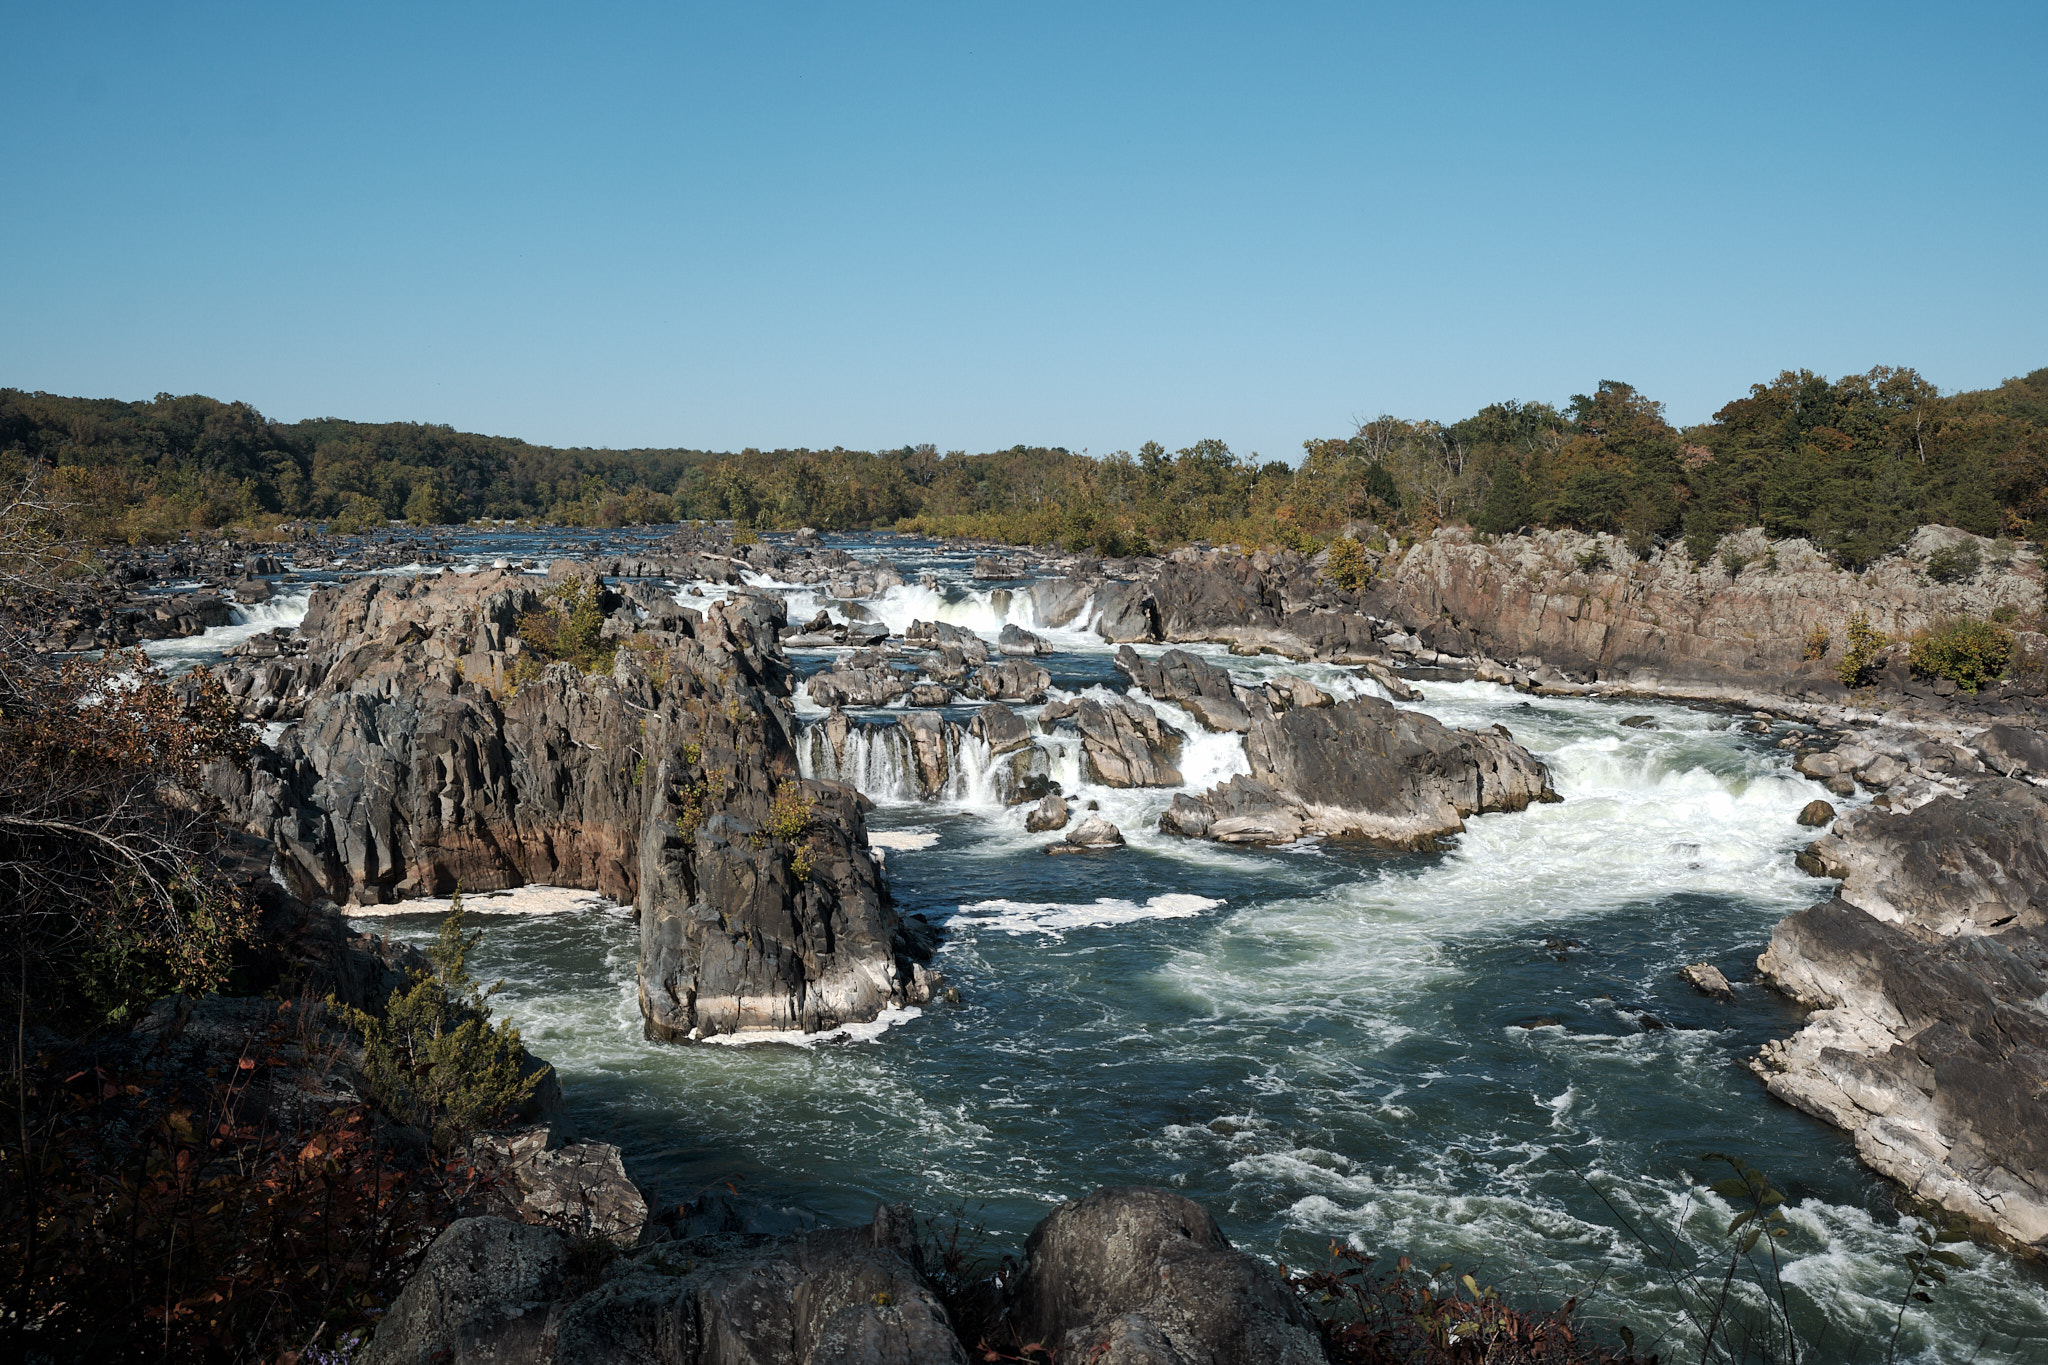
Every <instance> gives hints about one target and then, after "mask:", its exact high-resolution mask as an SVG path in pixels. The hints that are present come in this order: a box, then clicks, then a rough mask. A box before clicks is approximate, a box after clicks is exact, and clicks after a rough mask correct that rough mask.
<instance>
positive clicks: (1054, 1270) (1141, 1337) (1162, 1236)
mask: <svg viewBox="0 0 2048 1365" xmlns="http://www.w3.org/2000/svg"><path fill="white" fill-rule="evenodd" d="M1025 1250H1026V1255H1027V1258H1028V1266H1027V1268H1026V1270H1025V1274H1024V1280H1023V1283H1022V1285H1021V1287H1020V1289H1019V1293H1018V1303H1017V1310H1016V1321H1017V1323H1018V1324H1019V1326H1020V1327H1021V1328H1022V1329H1023V1330H1022V1333H1021V1339H1023V1340H1026V1341H1042V1342H1044V1343H1046V1344H1047V1345H1048V1346H1052V1347H1053V1348H1054V1349H1056V1350H1057V1351H1058V1352H1059V1358H1060V1359H1062V1360H1066V1359H1073V1360H1094V1359H1098V1356H1097V1354H1096V1353H1097V1352H1099V1351H1103V1350H1104V1348H1107V1353H1106V1355H1103V1356H1101V1357H1099V1358H1101V1359H1106V1360H1113V1361H1120V1362H1129V1363H1130V1365H1171V1363H1172V1362H1185V1363H1186V1365H1322V1362H1323V1360H1324V1355H1323V1350H1322V1346H1321V1345H1320V1343H1319V1341H1318V1339H1317V1335H1316V1329H1315V1325H1314V1323H1312V1322H1311V1321H1310V1320H1309V1318H1308V1315H1307V1314H1306V1313H1305V1312H1303V1311H1302V1309H1301V1306H1300V1305H1299V1304H1298V1303H1296V1302H1295V1300H1294V1297H1293V1295H1291V1294H1290V1293H1288V1291H1287V1289H1286V1287H1285V1286H1284V1285H1283V1284H1282V1283H1281V1281H1280V1278H1279V1277H1278V1276H1277V1275H1275V1274H1274V1273H1273V1271H1272V1269H1271V1268H1270V1267H1268V1266H1265V1265H1263V1264H1261V1263H1260V1262H1258V1261H1256V1260H1254V1259H1252V1258H1251V1257H1249V1256H1247V1255H1245V1254H1244V1253H1243V1252H1241V1251H1238V1250H1236V1249H1235V1248H1233V1247H1232V1246H1231V1245H1230V1241H1229V1239H1228V1238H1226V1237H1225V1236H1224V1235H1223V1230H1222V1229H1221V1228H1219V1227H1217V1226H1216V1220H1215V1219H1214V1218H1211V1217H1210V1216H1209V1212H1208V1210H1206V1209H1204V1208H1203V1207H1202V1206H1201V1205H1200V1204H1197V1203H1195V1202H1194V1201H1193V1200H1192V1199H1187V1198H1184V1197H1182V1196H1180V1195H1177V1194H1171V1193H1169V1192H1167V1191H1165V1190H1159V1189H1149V1188H1145V1187H1142V1186H1123V1187H1116V1188H1109V1189H1101V1190H1097V1191H1096V1192H1095V1193H1094V1194H1092V1195H1090V1196H1088V1197H1087V1198H1086V1199H1081V1200H1075V1201H1073V1202H1071V1203H1066V1204H1062V1205H1060V1207H1059V1208H1058V1209H1056V1210H1054V1212H1053V1214H1052V1216H1051V1217H1049V1218H1047V1219H1046V1220H1045V1221H1044V1222H1042V1223H1040V1224H1039V1225H1038V1227H1037V1228H1036V1229H1034V1230H1033V1232H1032V1234H1031V1238H1030V1241H1028V1242H1027V1243H1026V1244H1025Z"/></svg>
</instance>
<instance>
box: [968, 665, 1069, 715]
mask: <svg viewBox="0 0 2048 1365" xmlns="http://www.w3.org/2000/svg"><path fill="white" fill-rule="evenodd" d="M973 685H974V689H975V690H976V691H977V692H979V693H980V694H981V695H982V696H984V697H988V698H990V699H991V700H994V701H1014V702H1022V703H1024V704H1025V705H1027V706H1029V705H1033V704H1035V703H1038V702H1041V701H1044V700H1045V689H1046V688H1047V687H1049V686H1051V685H1052V674H1050V673H1048V672H1046V671H1045V670H1044V669H1042V668H1040V667H1039V666H1038V665H1036V664H1032V663H1026V662H1025V661H1024V660H1022V659H1005V660H1004V661H1003V662H1001V663H999V664H989V665H987V666H986V667H984V668H982V669H981V670H980V671H978V672H977V673H975V675H974V682H973Z"/></svg>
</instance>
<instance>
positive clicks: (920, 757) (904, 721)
mask: <svg viewBox="0 0 2048 1365" xmlns="http://www.w3.org/2000/svg"><path fill="white" fill-rule="evenodd" d="M896 724H897V725H898V726H899V727H900V728H901V729H902V731H903V734H904V736H905V738H907V739H908V740H909V741H910V758H911V765H912V767H913V769H914V771H915V772H916V774H917V785H918V789H919V791H920V792H921V793H922V794H923V796H924V798H925V800H927V801H929V800H931V799H932V798H933V797H935V796H937V795H939V793H941V792H943V791H944V790H945V789H946V783H947V782H948V781H950V780H951V778H952V776H953V755H954V754H956V753H958V752H959V749H960V727H959V726H957V725H955V724H953V723H952V722H951V721H949V720H947V719H946V718H945V717H943V716H939V715H935V714H933V713H932V712H930V711H906V712H905V713H904V714H903V715H902V716H901V717H900V718H898V720H897V722H896Z"/></svg>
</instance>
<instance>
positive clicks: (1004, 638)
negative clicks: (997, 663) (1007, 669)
mask: <svg viewBox="0 0 2048 1365" xmlns="http://www.w3.org/2000/svg"><path fill="white" fill-rule="evenodd" d="M996 649H997V650H998V651H1000V652H1001V653H1004V654H1009V655H1016V656H1020V657H1023V658H1027V659H1028V658H1032V657H1034V656H1036V655H1039V654H1050V653H1051V652H1052V649H1051V647H1050V646H1048V645H1047V644H1046V643H1045V641H1043V640H1041V639H1039V638H1038V637H1037V636H1036V635H1033V634H1032V633H1031V632H1030V631H1028V630H1026V629H1024V628H1023V627H1022V626H1010V625H1006V626H1004V627H1003V629H1002V632H1001V634H999V635H997V636H996Z"/></svg>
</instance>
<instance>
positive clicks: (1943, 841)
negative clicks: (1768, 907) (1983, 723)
mask: <svg viewBox="0 0 2048 1365" xmlns="http://www.w3.org/2000/svg"><path fill="white" fill-rule="evenodd" d="M1837 829H1838V831H1839V832H1838V833H1835V834H1831V835H1829V836H1827V837H1826V838H1825V839H1823V840H1821V841H1820V843H1819V844H1817V845H1816V846H1815V850H1814V851H1815V852H1816V853H1817V854H1818V855H1819V856H1820V857H1822V858H1824V859H1825V860H1826V861H1827V863H1828V867H1829V870H1830V872H1831V874H1833V875H1839V876H1841V877H1842V878H1843V884H1842V887H1841V891H1840V893H1839V894H1838V895H1837V896H1836V897H1835V898H1834V899H1832V900H1830V901H1828V902H1826V903H1824V904H1821V905H1817V906H1814V907H1812V908H1811V909H1808V910H1802V911H1800V912H1799V913H1797V914H1795V915H1791V916H1789V917H1787V918H1786V919H1785V920H1784V921H1782V922H1781V923H1780V924H1779V925H1778V926H1777V928H1776V930H1775V931H1774V932H1773V933H1772V935H1771V944H1770V947H1769V949H1768V950H1767V951H1766V952H1765V953H1764V954H1763V956H1762V957H1760V958H1759V959H1758V961H1757V967H1758V970H1759V971H1760V972H1761V973H1762V974H1763V976H1764V978H1765V979H1766V980H1768V981H1769V982H1770V983H1771V984H1773V985H1774V986H1776V987H1777V988H1778V989H1779V990H1780V991H1782V992H1784V993H1785V994H1786V995H1788V996H1790V997H1791V998H1793V999H1794V1000H1797V1001H1799V1002H1800V1003H1801V1004H1804V1005H1806V1006H1808V1007H1809V1008H1811V1009H1812V1010H1813V1011H1814V1012H1813V1013H1812V1014H1811V1015H1810V1016H1809V1017H1808V1019H1807V1022H1806V1024H1805V1025H1804V1027H1802V1028H1801V1029H1800V1030H1799V1031H1798V1032H1797V1033H1795V1034H1794V1035H1793V1036H1792V1037H1791V1038H1789V1039H1785V1040H1783V1041H1778V1042H1772V1043H1769V1044H1766V1045H1765V1047H1764V1048H1763V1050H1762V1052H1761V1053H1760V1054H1759V1055H1758V1057H1757V1058H1756V1059H1755V1060H1754V1061H1753V1062H1752V1063H1751V1069H1752V1070H1754V1071H1755V1072H1756V1073H1757V1074H1758V1075H1759V1076H1760V1077H1762V1079H1763V1080H1764V1082H1765V1084H1766V1085H1767V1086H1768V1087H1769V1089H1770V1092H1771V1093H1772V1094H1773V1095H1775V1096H1777V1097H1778V1098H1780V1099H1782V1100H1784V1101H1786V1102H1787V1103H1789V1104H1792V1105H1794V1106H1795V1107H1797V1108H1799V1109H1803V1110H1805V1111H1806V1112H1808V1113H1810V1114H1813V1115H1815V1116H1816V1117H1819V1118H1822V1119H1825V1120H1826V1121H1828V1122H1829V1123H1832V1124H1834V1125H1835V1126H1837V1127H1839V1128H1842V1129H1844V1130H1845V1131H1847V1132H1848V1133H1850V1134H1851V1135H1852V1137H1853V1138H1854V1141H1855V1144H1856V1150H1857V1153H1858V1155H1859V1156H1861V1157H1862V1159H1863V1160H1864V1162H1865V1163H1866V1164H1868V1165H1869V1166H1871V1167H1872V1168H1874V1169H1875V1170H1877V1171H1879V1172H1881V1173H1883V1174H1884V1175H1887V1176H1889V1177H1891V1178H1892V1179H1894V1180H1897V1181H1898V1182H1899V1183H1900V1184H1902V1185H1904V1186H1905V1187H1906V1189H1907V1190H1908V1191H1909V1192H1911V1193H1912V1194H1913V1195H1914V1196H1915V1197H1916V1198H1919V1199H1923V1200H1925V1201H1927V1202H1928V1203H1931V1204H1935V1205H1939V1206H1940V1207H1942V1208H1945V1209H1948V1210H1950V1211H1951V1212H1954V1213H1958V1214H1961V1215H1963V1216H1965V1217H1967V1218H1969V1219H1971V1220H1972V1221H1974V1222H1976V1223H1978V1224H1981V1225H1983V1226H1986V1227H1989V1228H1991V1229H1993V1230H1995V1231H1996V1232H1997V1233H1998V1234H1999V1235H2001V1236H2003V1237H2005V1238H2007V1239H2009V1240H2011V1241H2012V1242H2014V1243H2017V1244H2019V1245H2022V1246H2025V1247H2028V1248H2030V1249H2032V1250H2033V1251H2034V1252H2036V1253H2037V1254H2038V1253H2041V1252H2044V1251H2048V1108H2044V1105H2043V1103H2042V1099H2041V1097H2042V1095H2043V1093H2044V1091H2048V1016H2044V1015H2043V1014H2042V1013H2041V1009H2040V1001H2041V1000H2042V999H2043V998H2048V793H2043V792H2042V791H2040V790H2039V789H2036V788H2034V787H2031V786H2027V785H2025V784H2022V783H2017V782H2012V781H2008V780H2005V779H2001V778H1990V779H1985V780H1982V781H1979V782H1977V783H1976V784H1975V785H1973V786H1972V787H1971V789H1970V790H1969V792H1968V793H1967V794H1966V795H1964V796H1962V797H1960V798H1957V797H1941V798H1937V799H1935V800H1933V801H1930V802H1928V803H1927V804H1925V805H1922V806H1919V807H1917V808H1915V809H1913V810H1911V811H1907V812H1903V813H1898V814H1893V813H1890V812H1887V811H1885V810H1883V809H1880V808H1877V807H1866V808H1864V809H1862V810H1858V811H1854V812H1851V813H1850V814H1849V815H1847V816H1844V817H1842V819H1841V820H1840V821H1839V822H1837Z"/></svg>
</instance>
